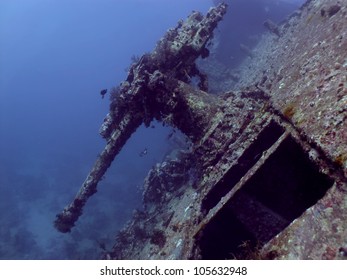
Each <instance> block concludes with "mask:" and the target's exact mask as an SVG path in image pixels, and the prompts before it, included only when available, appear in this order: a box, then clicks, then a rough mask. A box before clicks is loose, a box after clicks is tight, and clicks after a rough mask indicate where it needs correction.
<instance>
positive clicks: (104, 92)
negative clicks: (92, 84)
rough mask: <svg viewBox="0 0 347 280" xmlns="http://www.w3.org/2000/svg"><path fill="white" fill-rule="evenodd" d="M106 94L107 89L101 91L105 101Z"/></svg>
mask: <svg viewBox="0 0 347 280" xmlns="http://www.w3.org/2000/svg"><path fill="white" fill-rule="evenodd" d="M106 93H107V89H102V90H101V91H100V94H101V98H102V99H104V97H105V94H106Z"/></svg>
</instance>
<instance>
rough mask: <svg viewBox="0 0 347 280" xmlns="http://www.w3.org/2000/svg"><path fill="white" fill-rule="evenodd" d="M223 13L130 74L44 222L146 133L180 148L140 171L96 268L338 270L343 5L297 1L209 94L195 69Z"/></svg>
mask: <svg viewBox="0 0 347 280" xmlns="http://www.w3.org/2000/svg"><path fill="white" fill-rule="evenodd" d="M226 12H227V5H226V4H224V3H222V4H220V5H218V6H217V7H214V8H211V9H210V10H209V11H208V12H207V13H206V15H202V14H200V13H198V12H193V13H192V14H191V15H190V16H189V17H188V18H187V19H186V20H185V21H180V22H179V23H178V25H177V26H176V27H175V28H173V29H170V30H168V31H167V33H166V34H165V36H164V37H163V38H162V39H161V40H160V41H159V42H158V44H157V46H156V48H155V49H154V50H153V51H152V52H151V53H147V54H144V55H143V56H142V57H141V58H140V59H139V60H138V61H136V62H134V63H133V64H132V65H131V67H130V69H129V72H128V76H127V79H126V80H125V81H123V82H122V83H121V84H120V86H119V87H118V88H117V92H116V93H115V96H114V99H113V101H112V102H111V104H110V111H109V113H108V115H107V116H106V118H105V121H104V123H103V124H102V126H101V129H100V134H101V135H102V137H104V138H105V139H106V146H105V148H104V150H103V151H102V152H101V154H100V156H99V157H98V159H97V160H96V162H95V164H94V166H93V168H92V170H91V171H90V173H89V174H88V176H87V178H86V180H85V181H84V183H83V184H82V186H81V188H80V190H79V192H78V193H77V195H76V197H75V199H74V200H73V201H72V203H71V204H69V205H68V206H66V207H65V209H64V210H63V212H62V213H60V214H58V215H57V219H56V221H55V227H56V228H57V229H58V230H59V231H61V232H69V231H70V230H71V228H72V227H73V226H74V224H75V222H76V221H77V219H78V218H79V217H80V215H82V210H83V206H84V205H85V203H86V202H87V200H88V198H89V197H90V196H92V195H93V194H94V193H95V192H96V190H97V184H98V182H99V181H100V180H101V179H102V177H103V176H104V174H105V172H106V171H107V169H108V167H109V166H110V165H111V163H112V161H113V159H114V158H115V157H116V156H117V154H118V153H119V152H120V150H121V149H122V147H123V146H124V144H125V143H126V141H127V140H128V139H129V138H130V137H131V135H132V133H133V132H134V131H135V130H136V129H137V128H138V127H139V126H140V125H141V124H145V125H149V124H150V123H151V121H153V120H157V121H159V122H163V123H165V124H167V125H170V126H172V127H175V128H176V129H179V130H180V131H181V132H182V133H184V134H185V135H186V136H187V137H188V138H189V139H190V141H191V143H192V144H191V147H190V149H189V150H188V151H187V150H185V151H180V152H178V153H177V156H176V157H175V158H172V157H171V158H167V159H165V160H164V161H163V162H162V163H158V164H157V165H156V166H155V167H154V168H153V169H152V170H149V173H148V176H147V178H146V179H145V182H144V192H143V204H144V209H143V211H135V212H134V215H133V217H132V219H131V220H130V221H129V222H128V223H127V225H126V226H125V227H124V228H123V229H122V230H121V231H120V232H119V233H118V234H117V238H116V240H115V244H114V247H113V248H112V250H110V251H108V252H105V254H104V256H103V257H104V258H105V259H346V256H347V183H346V179H347V122H346V119H347V75H346V73H347V5H346V3H345V1H335V0H325V1H321V0H312V1H307V2H306V3H305V4H304V5H303V6H302V7H301V8H300V9H299V10H297V11H296V12H295V13H293V14H292V15H291V16H290V17H288V18H287V20H286V21H284V22H283V23H281V24H280V25H279V26H274V23H271V24H270V23H269V22H267V23H266V24H265V25H267V28H268V29H269V32H268V34H266V36H263V37H262V39H261V40H260V42H259V44H258V45H259V47H258V48H257V49H255V50H252V56H249V58H248V59H247V60H246V61H245V62H244V64H243V66H242V67H241V68H240V72H239V74H238V77H237V79H234V78H233V76H232V75H231V76H230V77H229V78H227V79H225V77H224V80H220V81H216V80H215V81H210V80H211V79H210V78H209V76H208V70H209V63H208V62H207V63H205V65H204V66H203V67H202V68H203V69H204V71H202V70H200V67H198V66H197V62H196V61H197V59H198V58H203V59H204V58H207V57H208V56H209V52H210V51H209V49H208V47H207V44H208V43H209V42H210V41H211V40H212V38H213V31H214V30H215V28H216V27H217V25H218V23H219V22H220V21H221V20H222V19H223V16H224V14H225V13H226ZM261 50H266V51H261ZM206 73H207V74H206ZM228 79H229V80H230V81H232V86H231V87H230V86H229V83H228V82H229V80H228ZM209 82H211V83H215V84H219V88H222V89H223V83H225V86H224V88H225V90H224V92H220V93H218V94H212V93H210V92H209Z"/></svg>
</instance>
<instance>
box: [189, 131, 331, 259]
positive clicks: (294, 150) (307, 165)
mask: <svg viewBox="0 0 347 280" xmlns="http://www.w3.org/2000/svg"><path fill="white" fill-rule="evenodd" d="M225 184H227V185H229V182H228V181H226V180H225ZM332 184H333V180H332V179H331V178H329V177H328V176H326V175H324V174H322V173H319V170H318V168H317V166H315V165H314V164H313V163H312V162H311V161H310V160H309V158H308V157H307V155H306V154H305V153H304V151H303V150H302V149H301V147H300V146H299V145H298V144H297V143H296V142H295V141H294V140H293V139H292V138H291V137H289V138H288V139H286V140H285V141H284V142H283V143H282V144H281V145H280V147H279V148H278V149H277V151H276V152H275V153H274V154H272V155H271V156H270V157H269V159H268V160H267V161H266V162H265V164H264V165H263V166H262V167H261V168H260V169H259V170H258V172H256V174H254V176H253V177H252V178H251V179H250V180H249V181H248V182H247V183H246V184H245V185H244V186H243V187H242V188H241V189H240V190H239V191H238V192H237V193H236V194H235V195H234V196H233V197H232V198H231V199H230V200H229V201H228V202H227V203H226V205H225V206H224V207H223V208H222V209H221V210H220V211H219V212H218V213H217V214H216V215H215V217H214V218H213V219H212V220H211V221H210V222H209V224H208V225H206V227H205V228H204V229H203V231H202V232H201V233H200V235H199V236H200V237H199V238H197V241H196V245H197V246H198V247H199V249H200V252H201V257H202V259H230V258H237V259H249V258H254V257H255V256H256V251H257V250H258V249H260V247H261V246H262V245H264V244H265V243H266V242H268V241H269V240H270V239H272V238H273V237H274V236H275V235H277V234H278V233H280V232H281V231H282V230H283V229H284V228H286V227H287V226H288V225H289V224H290V223H291V222H292V221H293V220H294V219H296V218H298V217H299V216H300V215H301V214H302V213H303V212H304V211H305V210H306V209H307V208H309V207H311V206H312V205H314V204H315V203H316V202H317V201H318V200H319V199H320V198H322V197H323V196H324V194H325V193H326V191H327V190H328V189H329V188H330V187H331V186H332Z"/></svg>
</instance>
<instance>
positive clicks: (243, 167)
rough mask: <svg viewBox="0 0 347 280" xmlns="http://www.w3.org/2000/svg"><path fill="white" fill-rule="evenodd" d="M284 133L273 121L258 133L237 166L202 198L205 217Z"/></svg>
mask: <svg viewBox="0 0 347 280" xmlns="http://www.w3.org/2000/svg"><path fill="white" fill-rule="evenodd" d="M283 133H284V128H283V127H281V126H279V125H278V124H277V123H275V122H274V121H271V122H270V123H269V125H268V126H267V127H266V128H264V129H263V131H262V132H260V133H259V135H258V138H257V139H256V140H255V141H254V142H253V143H252V144H251V145H250V146H249V148H248V149H247V150H246V151H245V152H244V153H243V155H242V156H241V157H240V158H239V160H238V164H237V165H235V166H233V167H232V168H230V169H229V171H228V172H227V173H226V174H225V175H224V177H223V178H222V179H221V180H220V181H219V182H218V183H217V184H216V185H215V186H214V187H213V188H212V189H211V191H210V192H209V193H208V194H207V195H206V197H205V198H204V200H203V202H202V205H201V208H202V212H203V213H205V215H206V214H207V213H208V211H210V210H211V209H212V208H213V207H215V206H216V205H217V203H218V202H219V201H220V199H221V198H222V197H223V196H224V195H226V194H227V193H228V192H229V191H230V190H231V189H232V187H233V186H234V185H235V184H236V183H237V182H238V181H240V179H241V178H242V176H244V175H245V174H246V172H247V171H248V170H249V169H250V168H251V167H252V166H253V165H254V164H255V163H256V162H257V161H258V159H259V158H260V157H261V155H262V153H263V152H264V151H265V150H267V149H269V148H270V147H271V146H272V145H273V144H274V143H275V142H276V141H277V139H278V138H279V137H280V136H281V135H282V134H283Z"/></svg>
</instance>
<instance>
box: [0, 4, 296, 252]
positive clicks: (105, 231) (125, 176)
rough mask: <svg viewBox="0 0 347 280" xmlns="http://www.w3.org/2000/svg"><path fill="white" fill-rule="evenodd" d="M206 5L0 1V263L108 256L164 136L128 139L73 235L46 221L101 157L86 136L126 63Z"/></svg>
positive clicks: (166, 144)
mask: <svg viewBox="0 0 347 280" xmlns="http://www.w3.org/2000/svg"><path fill="white" fill-rule="evenodd" d="M254 1H256V0H249V1H247V0H245V1H244V3H245V4H244V5H248V7H250V8H252V7H253V4H254ZM259 1H261V0H259ZM287 1H289V0H287ZM293 1H295V0H293ZM212 2H213V1H211V0H189V1H187V0H175V1H171V0H99V1H95V0H59V1H48V0H47V1H42V0H41V1H40V0H31V1H27V0H1V1H0V38H1V43H0V211H1V214H0V224H1V227H0V259H95V258H98V257H99V256H100V253H101V249H100V246H99V244H100V243H102V244H105V246H106V248H108V249H109V248H111V246H112V242H113V240H114V237H115V234H116V232H117V230H118V229H120V228H121V227H122V226H123V225H124V223H125V222H126V221H127V220H128V219H129V217H131V214H132V212H133V210H134V209H136V208H139V209H141V186H142V182H143V179H144V177H145V176H146V174H147V173H148V171H149V169H150V168H151V167H152V166H153V165H154V164H155V163H156V162H159V161H161V160H162V158H163V156H164V155H165V154H167V153H168V152H169V151H170V149H171V148H173V146H175V144H174V143H172V141H168V139H167V136H168V134H170V132H171V130H172V129H171V128H169V127H163V126H162V125H161V124H156V123H154V126H155V128H145V127H140V128H139V129H138V130H137V131H136V133H135V134H134V135H133V137H132V138H131V139H130V140H129V142H128V143H127V144H126V146H125V147H124V149H123V150H122V151H121V153H120V154H119V155H118V157H117V158H116V160H115V161H114V163H113V165H112V167H111V168H110V170H108V172H107V174H106V178H105V180H103V181H102V182H101V183H100V184H99V186H98V192H97V194H95V195H94V196H93V197H92V198H91V199H90V200H89V201H88V203H87V205H86V207H85V209H84V214H83V215H82V216H81V218H80V219H79V221H78V223H77V224H76V227H74V228H73V230H72V232H71V233H69V234H62V233H59V232H57V231H56V230H55V229H54V227H53V221H54V219H55V215H56V214H57V213H60V212H61V210H62V209H63V208H64V206H65V205H67V204H68V203H70V202H71V201H72V199H73V197H74V195H75V194H76V192H77V191H78V189H79V187H80V186H81V184H82V183H83V181H84V179H85V177H86V175H87V174H88V172H89V170H90V168H91V166H92V165H93V163H94V161H95V159H96V157H97V155H98V154H99V153H100V152H101V151H102V149H103V147H104V145H105V142H104V140H103V139H102V138H101V137H100V136H99V135H98V130H99V127H100V125H101V123H102V121H103V118H104V117H105V115H106V114H107V112H108V106H109V102H108V98H105V99H101V97H100V94H99V92H100V90H101V89H103V88H111V87H112V86H115V85H117V84H119V83H120V82H121V81H122V80H123V79H125V77H126V72H125V69H126V68H127V67H128V66H129V64H130V62H131V56H133V55H141V54H143V53H144V52H148V51H151V50H152V49H153V48H154V46H155V43H156V41H157V40H158V39H159V38H161V36H162V35H163V34H164V33H165V31H166V30H167V29H168V28H171V27H174V26H176V23H177V21H178V20H179V19H181V18H186V16H187V15H188V14H189V13H190V12H191V11H192V10H199V11H202V12H206V11H207V10H208V8H209V7H210V6H211V5H212ZM239 2H240V0H238V1H235V2H233V3H235V4H233V3H232V5H235V7H236V4H237V5H240V3H239ZM246 2H247V3H246ZM256 2H257V1H256ZM274 2H276V1H274ZM277 2H279V1H277ZM295 2H297V1H295ZM275 4H276V3H275ZM275 4H273V5H275ZM257 5H258V4H257ZM264 5H265V4H264ZM266 5H269V4H268V3H267V4H266ZM241 6H242V5H241ZM270 6H271V5H270ZM261 8H264V9H265V8H266V7H265V6H261ZM268 9H270V10H269V11H271V9H273V8H271V7H270V8H268ZM246 10H247V9H246ZM265 10H267V9H265ZM274 10H276V9H274ZM240 11H241V10H240ZM269 11H268V13H270V12H269ZM242 13H245V11H244V10H242ZM276 14H277V12H275V14H274V15H276ZM223 28H225V27H223V26H221V27H220V30H221V31H223ZM249 28H250V29H252V28H251V27H249ZM223 32H227V31H223ZM252 32H255V31H252ZM252 32H251V33H252ZM257 32H260V31H257ZM261 32H263V30H262V31H261ZM227 55H229V53H228V54H227ZM144 149H147V150H148V154H147V155H146V156H143V157H140V156H139V154H140V153H141V152H142V151H143V150H144Z"/></svg>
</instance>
